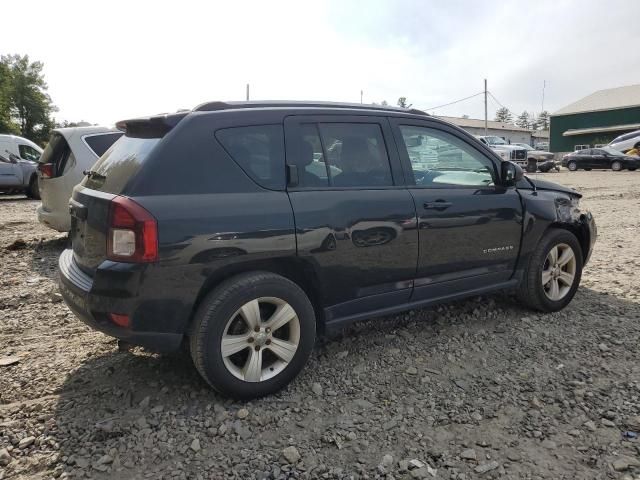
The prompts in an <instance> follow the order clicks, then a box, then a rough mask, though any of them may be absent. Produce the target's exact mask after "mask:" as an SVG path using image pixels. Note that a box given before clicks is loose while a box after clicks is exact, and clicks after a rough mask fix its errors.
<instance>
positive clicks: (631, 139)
mask: <svg viewBox="0 0 640 480" xmlns="http://www.w3.org/2000/svg"><path fill="white" fill-rule="evenodd" d="M608 146H609V147H611V148H613V149H614V150H618V151H619V152H622V153H625V152H627V151H628V150H631V149H632V148H634V147H635V148H640V130H636V131H634V132H629V133H625V134H624V135H620V136H619V137H616V138H614V139H613V140H611V142H609V145H608Z"/></svg>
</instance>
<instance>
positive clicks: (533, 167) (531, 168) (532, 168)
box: [527, 158, 538, 173]
mask: <svg viewBox="0 0 640 480" xmlns="http://www.w3.org/2000/svg"><path fill="white" fill-rule="evenodd" d="M537 170H538V162H537V161H536V160H535V159H533V158H530V159H529V160H528V161H527V172H529V173H536V171H537Z"/></svg>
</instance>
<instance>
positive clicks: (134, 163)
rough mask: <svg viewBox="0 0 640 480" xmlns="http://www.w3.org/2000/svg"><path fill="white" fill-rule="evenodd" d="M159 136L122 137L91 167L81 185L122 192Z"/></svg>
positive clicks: (158, 140)
mask: <svg viewBox="0 0 640 480" xmlns="http://www.w3.org/2000/svg"><path fill="white" fill-rule="evenodd" d="M160 140H161V139H160V138H135V137H126V136H125V137H122V139H121V141H119V142H116V143H114V144H113V145H112V146H111V148H110V149H109V150H107V151H106V152H105V154H104V155H102V157H100V160H98V161H97V162H96V164H95V165H94V166H93V167H92V168H91V171H92V172H93V173H92V175H91V176H87V177H84V180H83V181H82V185H84V186H86V187H87V188H92V189H94V190H100V191H101V192H109V193H116V194H118V193H122V191H123V190H124V187H125V186H126V184H127V182H128V181H129V179H130V178H131V177H132V176H133V175H135V174H136V173H137V172H138V171H139V170H140V168H141V167H142V164H143V163H144V161H145V160H146V158H147V156H148V155H149V153H150V152H151V150H153V148H154V147H155V146H156V145H157V144H158V143H159V142H160Z"/></svg>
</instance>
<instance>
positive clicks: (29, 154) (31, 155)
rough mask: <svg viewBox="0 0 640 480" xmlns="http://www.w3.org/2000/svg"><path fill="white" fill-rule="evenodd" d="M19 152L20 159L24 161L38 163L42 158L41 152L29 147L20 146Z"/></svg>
mask: <svg viewBox="0 0 640 480" xmlns="http://www.w3.org/2000/svg"><path fill="white" fill-rule="evenodd" d="M18 151H19V152H20V158H22V159H24V160H31V161H32V162H37V161H38V159H39V158H40V152H38V151H37V150H36V149H35V148H33V147H30V146H29V145H18Z"/></svg>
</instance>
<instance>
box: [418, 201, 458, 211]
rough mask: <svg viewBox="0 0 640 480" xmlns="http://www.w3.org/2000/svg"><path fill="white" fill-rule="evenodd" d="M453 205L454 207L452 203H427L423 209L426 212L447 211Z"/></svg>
mask: <svg viewBox="0 0 640 480" xmlns="http://www.w3.org/2000/svg"><path fill="white" fill-rule="evenodd" d="M451 205H453V204H452V203H451V202H447V201H445V200H436V201H435V202H425V203H424V205H423V207H424V208H425V210H446V209H447V208H449V207H450V206H451Z"/></svg>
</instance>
